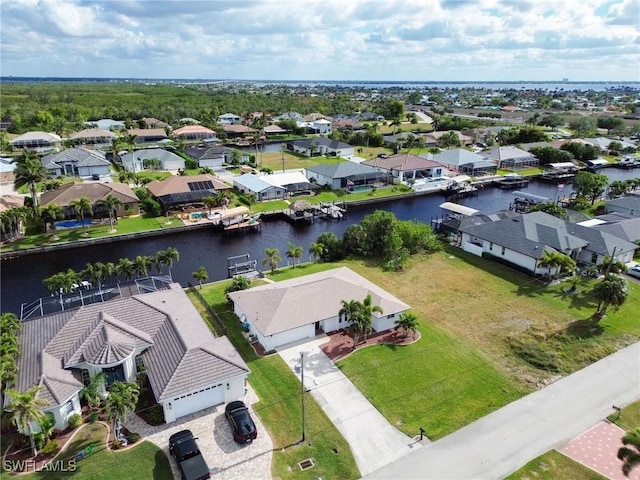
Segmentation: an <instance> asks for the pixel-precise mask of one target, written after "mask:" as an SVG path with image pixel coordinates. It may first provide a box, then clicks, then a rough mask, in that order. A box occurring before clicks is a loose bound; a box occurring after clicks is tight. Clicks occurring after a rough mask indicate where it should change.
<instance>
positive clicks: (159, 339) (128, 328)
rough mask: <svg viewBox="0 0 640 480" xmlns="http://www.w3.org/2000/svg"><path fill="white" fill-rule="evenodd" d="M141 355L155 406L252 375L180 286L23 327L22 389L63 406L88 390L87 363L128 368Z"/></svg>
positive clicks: (19, 385) (41, 319) (36, 320)
mask: <svg viewBox="0 0 640 480" xmlns="http://www.w3.org/2000/svg"><path fill="white" fill-rule="evenodd" d="M146 346H150V348H148V349H147V350H145V351H144V353H143V354H142V358H143V361H144V363H145V366H146V367H147V374H148V378H149V382H150V384H151V388H152V390H153V392H154V395H155V396H156V400H158V401H161V400H164V399H168V398H173V397H175V396H176V395H178V394H181V393H184V392H188V391H192V390H195V389H197V388H201V387H204V386H207V385H211V384H212V383H219V382H221V381H223V380H225V379H228V378H230V377H233V376H236V375H242V374H246V373H248V372H249V368H248V367H247V365H246V363H245V362H244V361H243V360H242V358H241V357H240V355H239V354H238V352H237V351H236V350H235V349H234V348H233V346H232V345H231V343H230V342H229V340H228V339H227V338H226V337H220V338H214V337H213V334H212V333H211V331H210V330H209V328H208V327H207V326H206V324H205V323H204V321H203V320H202V318H201V317H200V314H199V313H198V311H197V310H196V308H195V307H194V306H193V304H192V303H191V301H190V300H189V299H188V297H187V296H186V294H185V293H184V291H183V290H182V288H181V287H180V286H179V285H178V284H172V285H171V287H170V288H169V289H168V290H162V291H157V292H152V293H146V294H143V295H136V296H133V297H128V298H121V299H116V300H110V301H108V302H104V303H97V304H92V305H88V306H84V307H81V308H79V309H77V310H71V311H70V310H67V311H64V312H58V313H55V314H52V315H47V316H44V317H39V318H34V319H32V320H27V321H26V322H23V323H22V330H21V332H20V352H21V354H20V356H19V357H18V368H19V370H18V378H17V382H16V388H17V389H18V390H19V391H24V390H26V389H28V388H29V387H31V386H32V385H41V386H42V387H43V389H42V390H41V392H40V393H39V394H38V396H39V397H41V398H45V399H46V400H48V401H49V402H51V403H52V404H61V403H63V402H64V401H66V400H67V399H68V398H70V397H71V396H72V395H73V394H75V393H76V392H78V391H79V390H80V389H81V388H82V382H81V381H80V372H79V370H78V369H69V368H65V367H73V365H76V364H80V363H82V362H89V363H94V364H97V365H106V364H109V363H114V362H118V361H121V360H122V359H124V358H125V357H126V356H128V355H130V354H131V353H132V352H133V351H134V348H144V347H146Z"/></svg>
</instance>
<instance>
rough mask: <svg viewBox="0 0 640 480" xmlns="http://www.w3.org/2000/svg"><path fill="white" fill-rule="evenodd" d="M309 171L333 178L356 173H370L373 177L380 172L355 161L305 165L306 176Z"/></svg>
mask: <svg viewBox="0 0 640 480" xmlns="http://www.w3.org/2000/svg"><path fill="white" fill-rule="evenodd" d="M309 172H311V173H316V174H318V175H323V176H325V177H328V178H334V179H339V178H350V177H354V176H358V175H361V176H366V175H371V176H372V177H373V176H376V175H378V176H379V174H380V172H378V171H377V170H376V169H375V168H373V167H369V166H367V165H362V164H361V163H356V162H340V163H335V164H332V165H327V164H319V165H312V166H310V167H307V176H309Z"/></svg>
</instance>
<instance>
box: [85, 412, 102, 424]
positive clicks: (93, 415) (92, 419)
mask: <svg viewBox="0 0 640 480" xmlns="http://www.w3.org/2000/svg"><path fill="white" fill-rule="evenodd" d="M98 417H99V414H98V412H96V411H93V412H91V413H90V414H89V415H88V416H87V420H89V423H94V422H97V421H98Z"/></svg>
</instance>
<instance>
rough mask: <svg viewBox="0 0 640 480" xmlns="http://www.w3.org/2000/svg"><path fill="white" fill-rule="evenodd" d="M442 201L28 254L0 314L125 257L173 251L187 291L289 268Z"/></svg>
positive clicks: (427, 215)
mask: <svg viewBox="0 0 640 480" xmlns="http://www.w3.org/2000/svg"><path fill="white" fill-rule="evenodd" d="M606 174H607V175H608V177H609V179H610V180H611V181H613V180H620V179H626V178H635V177H638V176H640V171H638V170H630V171H622V170H617V169H609V170H607V171H606ZM525 191H526V192H528V193H532V194H535V195H541V196H544V197H548V198H550V199H552V200H555V199H556V198H558V197H561V196H568V195H569V194H570V193H571V186H570V185H566V186H565V187H564V189H562V190H560V189H558V188H557V187H556V185H553V184H548V183H541V182H531V183H530V184H529V186H528V187H527V188H526V190H525ZM513 199H514V195H513V191H511V190H500V189H498V188H491V187H488V188H485V189H482V190H480V191H479V192H478V195H477V196H474V197H469V198H464V199H457V200H453V201H456V202H458V203H460V204H463V205H467V206H469V207H472V208H475V209H477V210H480V211H483V212H492V211H496V210H503V209H507V208H509V204H510V203H511V202H512V201H513ZM444 201H445V197H444V195H442V194H433V195H424V196H419V197H414V198H410V199H403V200H396V201H393V202H385V203H379V204H374V205H367V206H362V207H351V208H349V210H348V212H347V214H346V217H345V219H344V220H341V221H340V220H332V221H325V220H318V221H316V222H315V223H313V224H304V225H302V224H298V225H292V224H290V223H288V222H285V221H280V220H275V221H265V222H263V223H262V231H261V233H247V234H240V235H229V234H222V233H219V232H214V231H213V230H206V229H200V230H195V231H191V232H183V233H175V234H170V235H163V236H159V237H150V238H143V239H137V240H129V241H124V242H113V243H107V244H101V245H93V246H88V247H83V248H78V249H73V250H63V251H59V252H51V253H45V254H35V255H28V256H25V257H21V258H16V259H11V260H3V261H2V262H1V264H0V267H1V271H0V275H1V277H0V287H1V288H0V310H1V311H2V312H15V313H19V311H20V305H21V304H22V303H29V302H32V301H33V300H36V299H37V298H39V297H43V296H47V295H48V292H47V290H46V289H45V288H44V286H43V284H42V280H43V279H44V278H47V277H49V276H51V275H53V274H55V273H57V272H60V271H64V270H66V269H68V268H71V269H74V270H76V271H80V270H82V269H84V268H85V266H86V264H87V263H96V262H103V263H106V262H114V263H116V262H117V261H118V259H120V258H123V257H127V258H130V259H134V258H135V257H136V256H138V255H154V254H155V253H156V252H157V251H158V250H163V249H166V248H167V247H175V248H177V249H178V252H179V253H180V260H179V261H178V262H177V263H176V264H174V266H173V267H172V274H173V278H174V280H176V281H177V282H179V283H180V284H181V285H183V286H186V285H187V283H188V282H192V283H193V282H194V280H193V278H192V273H193V272H195V271H196V270H197V269H198V268H199V267H200V266H204V267H205V268H206V270H207V272H208V273H209V280H221V279H224V278H227V258H228V257H232V256H235V255H242V254H246V253H248V254H250V255H251V258H252V259H254V260H257V261H258V266H259V268H265V269H266V268H267V267H263V266H262V260H263V259H264V257H265V255H264V250H265V248H274V247H275V248H278V249H279V250H280V255H281V257H282V258H283V262H282V264H281V265H287V263H288V261H290V259H288V258H287V257H286V255H285V253H286V251H287V249H288V243H289V242H292V243H293V244H295V245H300V246H302V247H303V249H304V252H305V254H304V257H303V258H302V259H300V260H301V261H307V260H309V259H310V258H309V254H308V251H309V247H310V245H311V243H312V242H315V240H316V239H317V238H318V235H320V234H321V233H322V232H333V233H335V234H336V235H337V236H338V237H340V236H342V234H343V233H344V231H345V229H346V228H347V227H348V226H349V225H351V224H354V223H359V222H360V220H361V219H362V218H363V217H364V216H365V215H367V214H370V213H372V212H374V211H375V210H386V211H389V212H392V213H394V214H395V215H396V217H397V218H399V219H401V220H414V219H415V220H418V221H422V222H427V223H429V222H431V220H432V218H434V217H437V216H440V215H442V214H443V213H444V212H443V211H442V210H441V209H440V208H439V205H440V204H441V203H442V202H444Z"/></svg>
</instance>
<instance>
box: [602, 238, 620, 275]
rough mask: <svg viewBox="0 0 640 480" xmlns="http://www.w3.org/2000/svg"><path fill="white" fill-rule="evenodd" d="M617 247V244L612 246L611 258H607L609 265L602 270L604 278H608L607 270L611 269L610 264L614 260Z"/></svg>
mask: <svg viewBox="0 0 640 480" xmlns="http://www.w3.org/2000/svg"><path fill="white" fill-rule="evenodd" d="M617 248H618V246H617V245H614V246H613V252H611V259H610V260H609V265H607V270H606V271H605V272H604V278H609V272H610V271H611V266H612V265H613V262H615V261H616V249H617Z"/></svg>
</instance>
